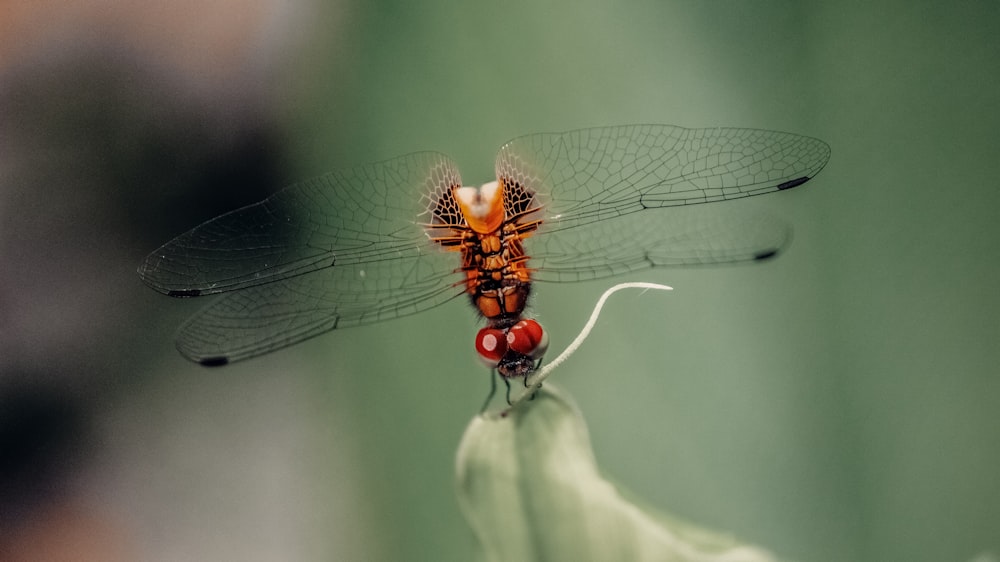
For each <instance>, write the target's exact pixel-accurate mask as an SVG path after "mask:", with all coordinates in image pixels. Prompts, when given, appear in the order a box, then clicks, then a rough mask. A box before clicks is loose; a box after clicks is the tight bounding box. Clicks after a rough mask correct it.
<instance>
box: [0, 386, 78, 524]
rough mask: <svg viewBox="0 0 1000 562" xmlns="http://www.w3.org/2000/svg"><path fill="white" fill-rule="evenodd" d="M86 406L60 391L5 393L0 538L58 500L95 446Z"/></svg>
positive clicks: (0, 401) (0, 430) (0, 432)
mask: <svg viewBox="0 0 1000 562" xmlns="http://www.w3.org/2000/svg"><path fill="white" fill-rule="evenodd" d="M88 425H89V424H88V420H87V416H86V415H85V413H84V411H83V408H82V406H81V404H80V403H79V402H78V401H77V400H74V399H73V398H71V397H70V396H68V395H66V394H65V393H62V392H60V391H56V390H52V389H48V388H42V387H37V386H36V387H32V386H26V385H17V386H15V387H14V388H7V389H3V391H2V392H0V535H3V536H6V535H8V534H10V530H11V529H14V528H16V527H17V526H18V525H19V524H22V523H23V522H24V521H25V520H27V519H30V518H31V517H32V515H33V512H34V511H36V510H38V509H39V508H40V507H41V506H43V505H46V504H49V503H52V502H55V501H58V500H59V499H61V496H63V495H64V494H65V493H66V492H67V488H68V486H69V484H68V482H69V481H70V480H71V477H72V476H73V474H74V473H75V472H76V471H77V470H78V469H79V468H80V466H81V464H82V463H83V462H84V461H85V460H86V457H87V452H88V451H89V450H90V449H91V445H92V443H93V438H92V433H91V428H90V427H88Z"/></svg>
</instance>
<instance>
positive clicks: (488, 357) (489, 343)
mask: <svg viewBox="0 0 1000 562" xmlns="http://www.w3.org/2000/svg"><path fill="white" fill-rule="evenodd" d="M476 351H478V352H479V358H480V359H482V360H483V363H486V365H487V366H489V367H496V366H497V363H499V362H500V359H502V358H503V356H504V355H505V354H506V353H507V335H506V334H504V333H503V330H498V329H496V328H483V329H482V330H479V333H477V334H476Z"/></svg>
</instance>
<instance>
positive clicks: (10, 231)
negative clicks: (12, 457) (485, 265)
mask: <svg viewBox="0 0 1000 562" xmlns="http://www.w3.org/2000/svg"><path fill="white" fill-rule="evenodd" d="M157 70H158V69H156V68H155V67H154V66H152V65H149V64H148V63H147V62H146V61H143V60H141V59H137V58H133V57H132V56H130V55H129V54H128V53H126V52H122V51H116V50H112V49H109V48H106V47H103V48H102V47H94V48H85V49H80V50H79V51H75V52H67V53H61V54H60V55H59V56H57V57H53V58H50V59H46V60H38V61H32V62H31V64H27V63H26V64H23V65H21V66H18V67H16V68H15V67H9V68H8V69H7V70H6V72H5V73H4V76H3V80H0V117H2V118H0V139H2V140H0V145H2V150H0V169H2V170H4V174H3V177H0V256H2V258H3V260H4V267H3V268H0V312H2V314H3V317H4V320H5V322H6V324H7V326H6V327H7V329H6V330H4V331H3V332H0V368H3V367H4V366H5V365H6V366H8V367H9V366H11V365H13V364H17V365H33V364H44V365H46V366H49V367H54V371H56V372H63V373H83V372H93V373H109V376H113V375H111V374H110V373H111V372H110V371H108V370H107V369H106V367H107V365H106V361H107V357H109V356H113V355H115V354H116V353H120V352H118V349H120V346H122V345H124V346H125V347H126V348H130V349H135V347H136V346H135V345H134V343H133V341H134V340H132V339H131V338H133V337H136V336H137V335H138V334H136V331H135V330H127V329H126V330H122V328H124V327H125V326H124V325H123V324H122V322H123V321H124V320H125V318H127V317H128V316H129V314H131V313H130V312H129V311H128V310H126V307H127V303H128V295H139V291H144V290H146V289H145V288H144V287H143V286H142V283H141V282H140V281H139V279H138V278H137V276H136V275H135V267H136V266H137V265H138V263H139V262H140V260H141V257H142V256H143V255H145V254H147V253H148V252H149V251H152V250H153V249H155V248H156V247H157V246H158V245H159V244H161V243H163V241H164V240H166V239H169V238H171V237H172V236H174V235H176V234H177V233H180V232H183V231H185V230H187V229H189V228H191V227H192V226H194V225H197V224H198V223H200V222H202V221H204V220H207V219H209V218H211V217H213V216H217V215H219V214H221V213H224V212H226V211H228V210H231V209H233V208H236V207H239V206H241V205H244V204H249V203H251V202H255V201H259V200H260V199H263V198H265V197H266V196H267V195H269V194H270V193H271V192H273V191H275V190H276V189H277V188H280V187H281V186H283V184H284V183H286V182H285V180H284V174H283V172H282V170H283V169H284V166H283V151H282V149H281V144H282V143H281V134H280V132H279V131H280V128H279V127H278V125H277V124H276V119H274V118H273V117H271V116H270V114H269V113H268V112H267V111H266V110H265V108H264V107H263V102H262V101H260V100H259V99H257V98H254V97H253V96H251V95H249V94H248V95H246V96H245V97H244V98H243V99H240V100H238V101H234V100H226V99H218V100H210V101H206V100H204V99H202V100H198V99H193V98H192V95H191V94H190V92H189V91H187V90H186V89H185V87H184V86H183V85H182V84H178V83H176V82H174V81H171V80H170V77H169V76H164V75H162V74H160V73H158V72H157ZM254 100H256V101H254ZM133 291H134V292H133ZM136 298H141V297H139V296H137V297H136ZM165 339H166V340H167V341H169V338H165ZM139 345H141V344H139ZM165 347H167V346H165ZM55 350H58V351H55ZM129 352H130V353H131V350H130V351H129Z"/></svg>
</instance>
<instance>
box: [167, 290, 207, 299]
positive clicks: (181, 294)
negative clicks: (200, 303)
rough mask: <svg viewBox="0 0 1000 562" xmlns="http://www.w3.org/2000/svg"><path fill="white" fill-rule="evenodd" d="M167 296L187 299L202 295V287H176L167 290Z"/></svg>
mask: <svg viewBox="0 0 1000 562" xmlns="http://www.w3.org/2000/svg"><path fill="white" fill-rule="evenodd" d="M167 296H168V297H177V298H182V299H186V298H188V297H199V296H201V289H174V290H170V291H167Z"/></svg>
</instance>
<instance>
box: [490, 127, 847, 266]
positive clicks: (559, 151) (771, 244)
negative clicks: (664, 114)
mask: <svg viewBox="0 0 1000 562" xmlns="http://www.w3.org/2000/svg"><path fill="white" fill-rule="evenodd" d="M829 157H830V147H829V146H828V145H827V144H826V143H824V142H823V141H821V140H818V139H814V138H810V137H804V136H801V135H795V134H791V133H782V132H777V131H766V130H758V129H731V128H730V129H684V128H682V127H675V126H670V125H634V126H620V127H601V128H593V129H581V130H577V131H570V132H566V133H541V134H535V135H528V136H525V137H520V138H517V139H514V140H512V141H510V142H509V143H507V144H506V145H504V146H503V148H501V150H500V153H499V154H498V155H497V163H496V170H497V175H498V176H504V177H509V178H511V179H513V180H514V181H519V182H522V184H524V185H526V186H528V187H529V189H533V190H535V191H537V192H538V193H539V196H540V198H541V199H542V203H543V205H545V222H544V223H543V226H542V229H541V230H540V231H539V232H538V234H536V235H535V236H534V237H532V238H531V239H530V240H529V241H528V242H527V243H526V249H527V250H528V252H529V254H530V255H531V256H532V258H533V259H532V261H531V262H530V263H531V267H533V268H536V269H537V272H536V275H535V278H536V279H537V280H539V281H577V280H583V279H597V278H601V277H607V276H611V275H617V274H620V273H625V272H629V271H635V270H637V269H642V268H646V267H654V266H667V265H690V264H710V263H726V262H734V261H742V260H751V259H761V258H764V257H770V256H772V255H774V254H775V253H776V252H777V251H779V250H780V249H781V248H782V246H783V245H784V244H785V243H786V241H787V240H788V229H787V227H786V226H785V225H783V224H782V223H780V222H777V221H774V220H770V219H759V218H755V217H750V216H741V215H740V214H739V213H736V212H730V211H726V210H724V209H715V208H714V207H715V206H711V207H713V208H712V209H706V208H704V207H703V206H698V204H700V203H709V202H716V201H725V200H730V199H740V198H745V197H749V196H751V195H759V194H763V193H770V192H773V191H778V190H783V189H790V188H793V187H797V186H799V185H802V184H803V183H805V182H806V181H808V180H809V179H811V178H812V177H813V176H815V175H816V174H817V173H818V172H819V171H820V170H821V169H822V168H823V166H824V165H826V162H827V160H829ZM665 208H672V209H673V211H671V212H669V213H665V212H664V209H665ZM682 208H683V209H682ZM640 211H646V212H643V213H641V214H636V213H639V212H640ZM583 227H586V228H583Z"/></svg>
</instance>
